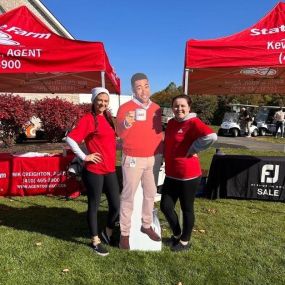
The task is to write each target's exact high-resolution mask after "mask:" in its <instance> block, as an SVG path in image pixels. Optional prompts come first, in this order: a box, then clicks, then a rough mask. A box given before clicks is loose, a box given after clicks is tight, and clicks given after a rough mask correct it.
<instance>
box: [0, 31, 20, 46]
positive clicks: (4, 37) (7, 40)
mask: <svg viewBox="0 0 285 285" xmlns="http://www.w3.org/2000/svg"><path fill="white" fill-rule="evenodd" d="M0 45H5V46H18V45H20V43H18V42H16V41H13V40H12V37H11V36H10V35H8V34H6V33H4V32H2V31H0Z"/></svg>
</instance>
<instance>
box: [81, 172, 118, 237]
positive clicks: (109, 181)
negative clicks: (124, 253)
mask: <svg viewBox="0 0 285 285" xmlns="http://www.w3.org/2000/svg"><path fill="white" fill-rule="evenodd" d="M82 179H83V182H84V185H85V187H86V190H87V197H88V210H87V221H88V226H89V230H90V234H91V236H92V237H93V236H97V235H98V219H97V212H98V209H99V206H100V200H101V194H102V192H103V189H104V192H105V194H106V197H107V200H108V205H109V211H108V217H107V227H108V228H110V229H113V228H114V226H115V222H116V221H117V219H118V216H119V208H120V189H119V184H118V179H117V175H116V172H113V173H109V174H105V175H103V174H95V173H92V172H89V171H88V170H86V169H84V170H83V173H82Z"/></svg>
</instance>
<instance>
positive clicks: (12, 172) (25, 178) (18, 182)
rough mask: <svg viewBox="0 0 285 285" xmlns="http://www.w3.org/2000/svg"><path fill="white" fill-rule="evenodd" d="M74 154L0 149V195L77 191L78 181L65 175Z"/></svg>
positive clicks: (70, 192) (69, 194)
mask: <svg viewBox="0 0 285 285" xmlns="http://www.w3.org/2000/svg"><path fill="white" fill-rule="evenodd" d="M73 158H74V155H72V154H69V155H66V156H63V155H47V156H39V157H37V156H35V157H25V156H15V155H11V154H9V153H0V196H33V195H47V194H51V195H64V196H76V194H78V195H79V193H80V188H81V186H80V183H79V182H78V181H77V180H76V178H74V177H68V176H67V167H68V165H69V163H70V161H71V160H72V159H73Z"/></svg>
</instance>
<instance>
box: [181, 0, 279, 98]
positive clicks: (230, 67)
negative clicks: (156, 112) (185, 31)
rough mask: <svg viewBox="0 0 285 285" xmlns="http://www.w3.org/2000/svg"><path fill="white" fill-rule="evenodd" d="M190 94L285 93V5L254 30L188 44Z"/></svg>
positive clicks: (186, 81)
mask: <svg viewBox="0 0 285 285" xmlns="http://www.w3.org/2000/svg"><path fill="white" fill-rule="evenodd" d="M184 66H185V70H184V92H185V93H187V94H209V95H210V94H217V95H218V94H255V93H256V94H268V93H270V94H274V93H276V94H285V3H282V2H280V3H278V4H277V5H276V6H275V7H274V8H273V10H272V11H271V12H269V13H268V14H267V15H266V16H265V17H264V18H263V19H261V20H260V21H259V22H258V23H257V24H255V25H253V26H252V27H250V28H248V29H246V30H244V31H242V32H240V33H237V34H234V35H231V36H228V37H224V38H219V39H213V40H193V39H192V40H189V41H187V43H186V52H185V65H184Z"/></svg>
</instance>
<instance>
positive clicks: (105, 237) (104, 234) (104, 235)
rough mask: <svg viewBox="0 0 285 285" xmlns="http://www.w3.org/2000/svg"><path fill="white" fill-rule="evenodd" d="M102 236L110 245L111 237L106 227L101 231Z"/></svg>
mask: <svg viewBox="0 0 285 285" xmlns="http://www.w3.org/2000/svg"><path fill="white" fill-rule="evenodd" d="M101 236H102V240H103V242H104V243H106V244H108V245H110V243H111V239H110V238H109V237H108V235H107V232H106V229H105V230H104V231H103V232H102V233H101Z"/></svg>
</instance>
